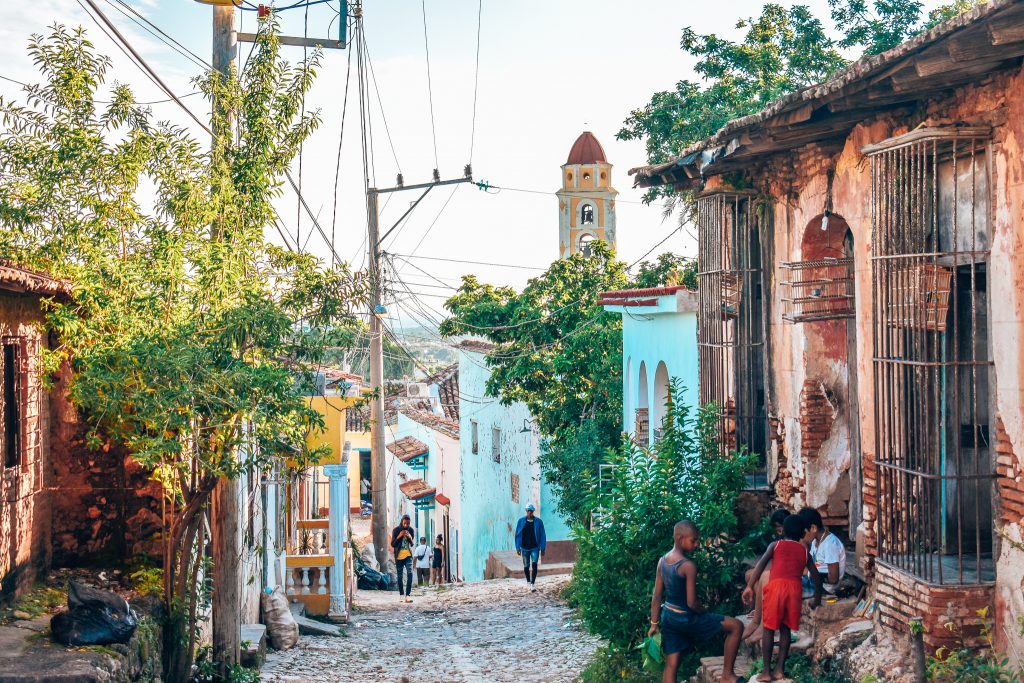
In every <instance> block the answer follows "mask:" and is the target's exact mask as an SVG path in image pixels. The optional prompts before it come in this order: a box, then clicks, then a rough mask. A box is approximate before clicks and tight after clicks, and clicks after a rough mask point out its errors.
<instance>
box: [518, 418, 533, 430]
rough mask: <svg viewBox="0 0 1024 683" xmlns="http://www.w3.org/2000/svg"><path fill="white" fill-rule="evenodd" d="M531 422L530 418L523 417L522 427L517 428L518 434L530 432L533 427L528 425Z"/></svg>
mask: <svg viewBox="0 0 1024 683" xmlns="http://www.w3.org/2000/svg"><path fill="white" fill-rule="evenodd" d="M532 423H533V420H530V419H527V418H525V417H524V418H523V428H522V429H520V430H519V433H520V434H531V433H533V427H531V426H530V425H531V424H532Z"/></svg>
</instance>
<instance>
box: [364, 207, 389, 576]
mask: <svg viewBox="0 0 1024 683" xmlns="http://www.w3.org/2000/svg"><path fill="white" fill-rule="evenodd" d="M366 216H367V221H366V234H367V239H368V241H369V244H368V246H369V252H370V387H371V388H372V389H373V391H374V399H373V400H372V401H371V402H370V412H371V416H370V472H371V494H370V502H371V503H373V517H372V520H371V521H372V527H373V548H374V550H375V551H376V553H377V561H378V562H379V563H380V568H381V571H385V566H386V563H387V559H388V549H389V548H390V546H391V544H390V539H389V538H388V491H387V476H388V473H387V467H386V466H385V460H384V454H385V452H384V339H383V334H384V325H383V323H382V322H381V319H380V307H381V306H383V292H382V289H383V288H382V278H381V263H380V228H379V224H378V219H379V216H378V208H377V190H376V189H374V188H370V189H369V190H368V191H367V193H366Z"/></svg>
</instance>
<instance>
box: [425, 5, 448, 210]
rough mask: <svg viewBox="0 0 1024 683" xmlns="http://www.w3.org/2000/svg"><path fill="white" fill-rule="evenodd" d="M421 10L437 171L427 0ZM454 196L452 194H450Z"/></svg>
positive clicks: (435, 159)
mask: <svg viewBox="0 0 1024 683" xmlns="http://www.w3.org/2000/svg"><path fill="white" fill-rule="evenodd" d="M420 6H421V7H422V8H423V49H424V51H425V52H426V54H427V95H428V96H429V98H430V132H431V134H432V135H433V137H434V168H435V169H438V168H440V167H441V164H439V163H438V161H437V127H436V125H435V124H434V86H433V85H432V83H431V81H430V43H429V41H428V40H427V0H420ZM452 194H454V192H453V193H452Z"/></svg>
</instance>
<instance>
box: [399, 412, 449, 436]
mask: <svg viewBox="0 0 1024 683" xmlns="http://www.w3.org/2000/svg"><path fill="white" fill-rule="evenodd" d="M401 412H402V415H405V416H406V417H407V418H409V419H410V420H412V421H413V422H418V423H419V424H421V425H423V426H424V427H430V428H431V429H433V430H435V431H438V432H441V433H442V434H446V435H448V436H450V437H452V438H453V439H457V438H459V423H458V422H455V421H453V420H449V419H447V418H444V417H441V416H440V415H435V414H434V413H431V412H429V411H426V410H415V409H412V408H403V409H402V410H401Z"/></svg>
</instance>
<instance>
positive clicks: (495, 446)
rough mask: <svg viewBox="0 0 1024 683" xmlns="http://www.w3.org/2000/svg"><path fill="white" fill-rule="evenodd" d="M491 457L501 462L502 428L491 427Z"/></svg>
mask: <svg viewBox="0 0 1024 683" xmlns="http://www.w3.org/2000/svg"><path fill="white" fill-rule="evenodd" d="M491 459H492V460H494V462H501V429H499V428H498V427H491Z"/></svg>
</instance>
